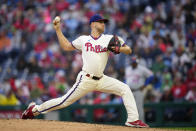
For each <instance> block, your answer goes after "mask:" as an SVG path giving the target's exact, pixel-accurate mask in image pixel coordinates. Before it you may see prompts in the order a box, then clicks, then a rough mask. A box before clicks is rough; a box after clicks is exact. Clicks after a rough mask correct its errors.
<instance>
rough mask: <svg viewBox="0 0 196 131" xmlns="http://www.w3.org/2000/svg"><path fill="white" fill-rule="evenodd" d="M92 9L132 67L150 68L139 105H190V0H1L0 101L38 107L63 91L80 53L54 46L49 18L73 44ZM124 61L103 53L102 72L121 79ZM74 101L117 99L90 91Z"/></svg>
mask: <svg viewBox="0 0 196 131" xmlns="http://www.w3.org/2000/svg"><path fill="white" fill-rule="evenodd" d="M95 13H99V14H101V15H103V16H104V17H106V18H107V19H109V20H110V21H109V24H107V27H106V31H105V33H109V34H114V33H115V34H118V35H119V36H121V37H122V38H123V39H124V40H125V41H126V44H127V45H129V46H131V48H132V49H133V54H134V55H137V56H138V57H139V60H140V61H139V64H141V65H144V66H146V67H148V68H149V69H151V70H152V71H153V73H154V78H155V79H154V80H153V82H152V83H151V84H150V85H148V86H149V88H148V89H149V90H148V91H147V92H146V98H145V101H146V102H161V101H175V102H183V101H189V102H196V44H195V43H196V1H195V0H1V1H0V105H22V104H28V103H29V102H31V101H35V102H36V103H37V104H40V103H43V102H44V101H46V100H49V99H51V98H56V97H59V96H62V95H63V94H65V93H66V92H67V90H69V89H70V88H71V87H72V85H73V84H74V82H75V79H76V76H77V73H78V72H79V71H80V70H81V68H82V59H81V52H78V51H73V52H65V51H63V50H62V49H61V48H60V46H59V44H58V40H57V36H56V34H55V31H54V29H53V25H52V20H53V19H54V17H55V16H57V15H58V16H60V17H61V19H62V21H61V22H62V30H63V33H64V35H65V36H66V37H67V38H68V39H69V40H70V41H72V40H74V39H75V38H77V36H79V35H83V34H85V35H86V34H89V31H90V28H89V23H88V22H89V18H90V17H91V16H92V15H94V14H95ZM130 58H131V56H130V55H129V56H126V55H124V54H120V55H113V54H110V59H109V62H108V65H107V67H106V70H105V74H107V75H109V76H111V77H114V78H117V79H119V80H121V81H123V82H126V81H125V78H124V73H125V72H124V69H125V67H126V66H128V65H129V64H130ZM77 103H79V104H120V103H122V99H121V98H120V97H118V96H114V95H111V94H104V93H100V92H92V93H89V94H87V96H85V97H83V98H82V99H80V100H79V101H77ZM103 112H104V111H103V110H97V112H96V113H95V114H96V115H97V117H100V116H101V115H102V114H103ZM112 112H113V110H112V111H110V113H112Z"/></svg>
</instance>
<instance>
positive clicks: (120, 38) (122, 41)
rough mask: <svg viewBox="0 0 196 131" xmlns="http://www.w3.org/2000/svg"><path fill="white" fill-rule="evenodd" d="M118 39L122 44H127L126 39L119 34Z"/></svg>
mask: <svg viewBox="0 0 196 131" xmlns="http://www.w3.org/2000/svg"><path fill="white" fill-rule="evenodd" d="M118 39H119V41H120V44H121V46H124V45H125V41H124V40H123V38H122V37H120V36H118Z"/></svg>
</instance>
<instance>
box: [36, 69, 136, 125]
mask: <svg viewBox="0 0 196 131" xmlns="http://www.w3.org/2000/svg"><path fill="white" fill-rule="evenodd" d="M91 91H100V92H105V93H111V94H115V95H118V96H121V97H122V99H123V102H124V105H125V108H126V110H127V113H128V118H127V121H128V122H132V121H136V120H138V119H139V114H138V111H137V107H136V103H135V99H134V96H133V94H132V91H131V89H130V88H129V87H128V85H126V84H124V83H122V82H121V81H119V80H117V79H114V78H111V77H108V76H106V75H103V77H102V78H101V79H100V80H93V79H92V78H90V77H87V76H86V73H85V72H84V71H81V72H80V73H79V74H78V76H77V79H76V83H75V84H74V85H73V87H72V88H71V89H70V90H69V91H68V92H67V93H66V94H65V95H64V96H62V97H59V98H55V99H51V100H49V101H46V102H44V103H43V104H41V105H36V106H35V108H36V109H35V111H36V112H37V111H38V112H39V113H42V114H44V113H47V112H50V111H53V110H57V109H60V108H65V107H67V106H69V105H71V104H72V103H74V102H75V101H77V100H78V99H79V98H81V97H83V96H84V95H86V94H87V93H88V92H91ZM33 110H34V109H33Z"/></svg>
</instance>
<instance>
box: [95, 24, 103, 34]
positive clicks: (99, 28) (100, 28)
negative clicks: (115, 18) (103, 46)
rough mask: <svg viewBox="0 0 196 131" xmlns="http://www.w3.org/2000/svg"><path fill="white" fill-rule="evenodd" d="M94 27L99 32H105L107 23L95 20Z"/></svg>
mask: <svg viewBox="0 0 196 131" xmlns="http://www.w3.org/2000/svg"><path fill="white" fill-rule="evenodd" d="M94 28H95V29H96V30H97V31H98V32H101V33H103V32H104V30H105V23H104V21H97V22H94Z"/></svg>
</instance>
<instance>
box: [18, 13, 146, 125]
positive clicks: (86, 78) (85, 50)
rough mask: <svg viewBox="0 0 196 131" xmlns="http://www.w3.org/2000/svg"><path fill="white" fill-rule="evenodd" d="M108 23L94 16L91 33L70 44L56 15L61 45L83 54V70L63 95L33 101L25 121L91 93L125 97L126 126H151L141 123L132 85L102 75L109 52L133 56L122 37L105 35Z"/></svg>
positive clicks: (96, 15)
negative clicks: (36, 102) (44, 100)
mask: <svg viewBox="0 0 196 131" xmlns="http://www.w3.org/2000/svg"><path fill="white" fill-rule="evenodd" d="M107 22H108V20H107V19H104V18H102V17H101V16H100V15H99V14H95V15H94V16H92V17H91V19H90V21H89V25H90V28H91V34H90V35H82V36H80V37H78V38H76V39H75V40H74V41H72V42H69V40H68V39H67V38H66V37H65V36H64V35H63V33H62V31H61V28H60V17H59V16H57V17H56V18H55V19H54V21H53V25H54V29H55V31H56V34H57V37H58V40H59V43H60V46H61V47H62V48H63V50H65V51H73V50H75V49H77V50H80V51H81V52H82V60H83V67H82V70H81V71H80V72H79V74H78V76H77V78H76V82H75V84H74V85H73V87H72V88H71V89H70V90H69V91H68V92H67V93H66V94H65V95H64V96H62V97H60V98H56V99H51V100H49V101H46V102H44V103H43V104H41V105H36V104H35V103H34V102H32V103H30V104H29V107H28V108H27V109H26V110H25V111H24V113H23V114H22V119H33V117H34V116H37V115H39V114H44V113H47V112H50V111H53V110H57V109H60V108H65V107H67V106H69V105H71V104H72V103H74V102H75V101H77V100H78V99H79V98H81V97H83V96H84V95H86V94H87V93H88V92H91V91H101V92H105V93H112V94H115V95H119V96H121V97H122V99H123V101H124V105H125V107H126V110H127V113H128V118H127V121H126V123H125V125H127V126H131V127H149V126H148V125H147V124H145V123H143V122H142V121H141V120H139V115H138V111H137V107H136V103H135V99H134V96H133V94H132V92H131V89H130V88H129V86H128V85H126V84H124V83H122V82H121V81H119V80H117V79H114V78H111V77H108V76H106V75H104V74H103V72H104V69H105V66H106V64H107V61H108V56H109V53H110V52H113V53H115V54H119V53H124V54H130V53H131V49H130V47H129V46H127V45H125V42H124V41H123V39H122V38H121V37H118V36H116V35H107V34H103V32H104V30H105V23H107Z"/></svg>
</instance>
